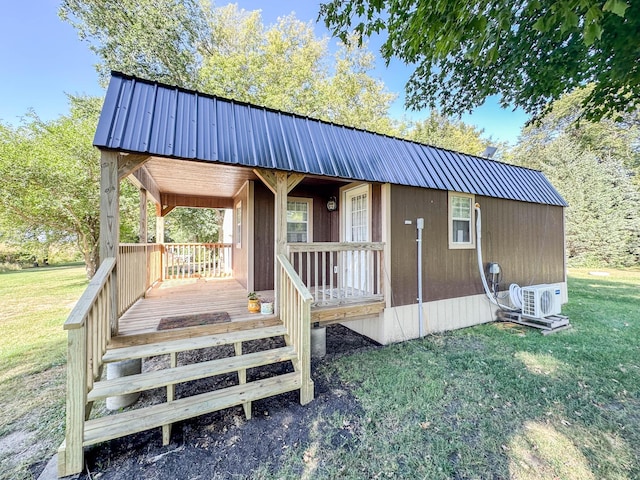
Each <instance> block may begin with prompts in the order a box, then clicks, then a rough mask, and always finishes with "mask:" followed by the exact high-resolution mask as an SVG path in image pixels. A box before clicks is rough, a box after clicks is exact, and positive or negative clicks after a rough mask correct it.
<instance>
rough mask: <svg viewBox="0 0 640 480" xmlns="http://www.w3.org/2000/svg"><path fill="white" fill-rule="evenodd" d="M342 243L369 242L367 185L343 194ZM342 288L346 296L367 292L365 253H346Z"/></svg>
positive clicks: (369, 216)
mask: <svg viewBox="0 0 640 480" xmlns="http://www.w3.org/2000/svg"><path fill="white" fill-rule="evenodd" d="M343 205H344V206H345V208H344V209H343V211H344V241H345V242H369V241H370V240H371V220H370V218H371V214H370V211H369V208H370V207H369V185H361V186H359V187H356V188H352V189H349V190H346V191H345V192H344V202H343ZM343 261H344V262H345V263H344V267H343V272H344V278H343V282H342V284H343V286H344V288H345V290H346V295H348V296H357V295H364V294H365V293H366V291H367V290H368V288H367V287H368V281H367V278H368V276H367V264H368V262H367V251H359V252H346V255H344V256H343Z"/></svg>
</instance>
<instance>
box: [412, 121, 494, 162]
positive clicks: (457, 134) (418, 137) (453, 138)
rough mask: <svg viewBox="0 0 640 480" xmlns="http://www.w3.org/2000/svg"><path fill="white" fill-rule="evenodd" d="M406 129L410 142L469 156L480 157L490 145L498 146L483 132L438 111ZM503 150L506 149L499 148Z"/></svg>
mask: <svg viewBox="0 0 640 480" xmlns="http://www.w3.org/2000/svg"><path fill="white" fill-rule="evenodd" d="M405 129H406V132H405V133H404V135H403V136H404V137H405V138H408V139H409V140H413V141H416V142H420V143H425V144H427V145H433V146H434V147H440V148H446V149H448V150H455V151H457V152H463V153H468V154H469V155H480V154H481V153H482V152H483V151H484V149H485V148H486V147H488V146H489V145H493V146H496V142H493V141H492V140H491V139H487V138H484V137H483V130H480V129H478V128H477V127H475V126H474V125H468V124H466V123H464V122H462V121H460V120H457V121H456V120H453V119H451V118H448V117H445V116H444V115H442V114H440V113H438V112H437V111H432V112H431V113H430V114H429V116H428V117H427V118H425V119H424V120H420V121H417V122H411V123H409V124H408V125H407V126H405ZM502 150H504V148H499V151H502Z"/></svg>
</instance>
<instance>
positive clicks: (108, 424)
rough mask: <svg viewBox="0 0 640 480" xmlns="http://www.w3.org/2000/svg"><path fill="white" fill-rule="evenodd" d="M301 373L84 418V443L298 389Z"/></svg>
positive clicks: (147, 428) (92, 443) (97, 441)
mask: <svg viewBox="0 0 640 480" xmlns="http://www.w3.org/2000/svg"><path fill="white" fill-rule="evenodd" d="M300 387H301V383H300V374H299V373H297V372H293V373H287V374H285V375H279V376H276V377H271V378H267V379H264V380H258V381H255V382H250V383H246V384H243V385H235V386H233V387H229V388H224V389H221V390H215V391H213V392H207V393H201V394H199V395H194V396H192V397H186V398H181V399H179V400H175V401H173V402H168V403H162V404H159V405H152V406H150V407H145V408H141V409H137V410H130V411H128V412H124V413H118V414H115V415H108V416H106V417H102V418H99V419H96V420H89V421H87V422H85V433H84V442H83V445H84V446H85V447H86V446H89V445H94V444H96V443H100V442H104V441H107V440H111V439H114V438H119V437H123V436H125V435H131V434H133V433H137V432H142V431H144V430H150V429H152V428H155V427H160V426H162V425H167V424H171V423H175V422H180V421H182V420H186V419H188V418H193V417H197V416H199V415H204V414H206V413H211V412H215V411H217V410H223V409H225V408H229V407H233V406H236V405H241V404H243V403H245V402H251V401H254V400H259V399H262V398H266V397H272V396H274V395H279V394H281V393H285V392H290V391H293V390H297V389H299V388H300Z"/></svg>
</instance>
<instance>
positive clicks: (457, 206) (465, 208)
mask: <svg viewBox="0 0 640 480" xmlns="http://www.w3.org/2000/svg"><path fill="white" fill-rule="evenodd" d="M473 205H474V197H473V195H469V194H465V193H453V192H449V248H475V245H476V239H475V235H474V230H473V219H474V217H475V215H474V210H473Z"/></svg>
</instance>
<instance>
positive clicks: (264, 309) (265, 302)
mask: <svg viewBox="0 0 640 480" xmlns="http://www.w3.org/2000/svg"><path fill="white" fill-rule="evenodd" d="M260 313H261V314H263V315H273V300H272V299H270V298H263V299H261V300H260Z"/></svg>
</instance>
